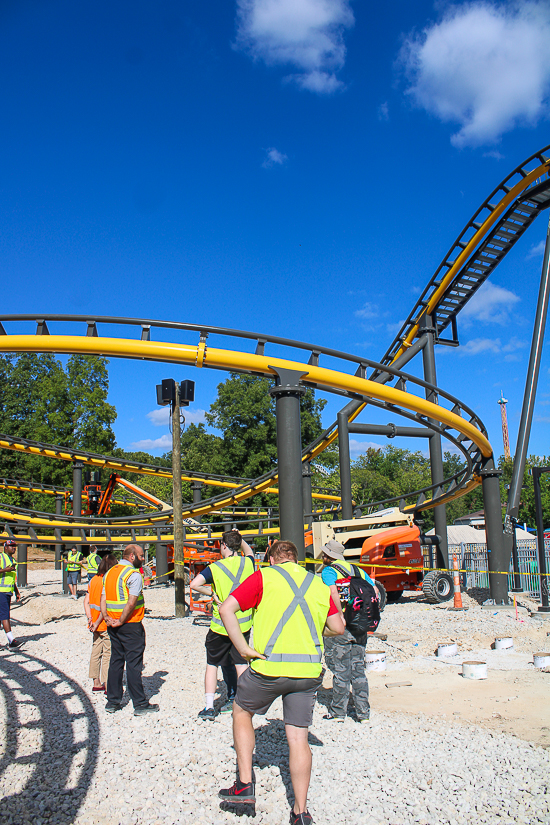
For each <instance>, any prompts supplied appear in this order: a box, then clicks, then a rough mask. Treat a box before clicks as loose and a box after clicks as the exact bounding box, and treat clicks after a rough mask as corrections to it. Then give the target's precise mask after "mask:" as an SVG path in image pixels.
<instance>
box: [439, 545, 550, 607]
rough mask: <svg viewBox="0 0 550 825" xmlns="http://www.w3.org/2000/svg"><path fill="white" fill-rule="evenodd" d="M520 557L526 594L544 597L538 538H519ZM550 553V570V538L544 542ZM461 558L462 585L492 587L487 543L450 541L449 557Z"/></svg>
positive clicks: (510, 584)
mask: <svg viewBox="0 0 550 825" xmlns="http://www.w3.org/2000/svg"><path fill="white" fill-rule="evenodd" d="M517 547H518V560H519V571H520V581H521V586H522V588H523V591H524V593H526V594H527V595H529V596H533V597H534V598H536V599H539V598H540V579H539V562H538V553H537V542H536V540H534V539H533V540H532V541H529V540H526V541H518V543H517ZM544 548H545V555H546V569H547V570H550V541H548V540H546V541H545V542H544ZM423 549H424V563H425V566H427V567H429V558H430V557H429V548H427V547H425V548H423ZM455 553H456V555H457V558H458V559H460V567H461V569H462V570H465V571H466V572H464V573H461V574H460V577H461V584H462V587H463V588H465V589H470V588H471V587H480V588H483V587H486V588H488V587H489V574H488V572H487V570H488V566H489V561H488V558H487V545H486V544H482V543H479V544H449V560H452V558H453V554H455ZM513 586H514V576H513V572H512V559H510V574H509V576H508V587H509V588H510V589H511V588H512V587H513Z"/></svg>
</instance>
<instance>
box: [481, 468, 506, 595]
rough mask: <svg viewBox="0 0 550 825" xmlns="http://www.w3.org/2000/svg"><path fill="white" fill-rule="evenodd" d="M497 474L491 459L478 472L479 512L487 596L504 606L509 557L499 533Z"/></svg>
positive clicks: (501, 533) (499, 502)
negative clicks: (482, 524) (484, 546)
mask: <svg viewBox="0 0 550 825" xmlns="http://www.w3.org/2000/svg"><path fill="white" fill-rule="evenodd" d="M499 476H500V471H499V470H497V469H496V468H495V461H494V458H493V456H491V457H490V458H486V459H485V461H484V462H483V468H482V470H481V478H482V489H483V509H484V511H485V533H486V541H487V559H488V567H489V592H490V595H491V601H492V603H493V604H495V605H497V606H500V605H508V604H510V599H509V596H508V573H507V572H506V571H507V570H508V568H509V566H510V553H509V552H507V550H506V547H505V542H504V533H503V531H502V504H501V500H500V484H499Z"/></svg>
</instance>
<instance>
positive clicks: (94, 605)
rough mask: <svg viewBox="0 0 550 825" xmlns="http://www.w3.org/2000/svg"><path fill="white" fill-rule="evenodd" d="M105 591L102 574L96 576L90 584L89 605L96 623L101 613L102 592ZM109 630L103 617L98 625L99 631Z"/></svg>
mask: <svg viewBox="0 0 550 825" xmlns="http://www.w3.org/2000/svg"><path fill="white" fill-rule="evenodd" d="M102 592H103V579H102V578H101V576H94V577H93V579H92V580H91V582H90V584H89V585H88V605H89V608H90V613H91V614H92V621H93V622H94V623H95V622H96V621H97V620H98V619H99V617H100V615H101V594H102ZM105 630H107V625H106V624H105V620H104V619H102V620H101V622H100V623H99V624H98V626H97V632H98V633H103V632H104V631H105Z"/></svg>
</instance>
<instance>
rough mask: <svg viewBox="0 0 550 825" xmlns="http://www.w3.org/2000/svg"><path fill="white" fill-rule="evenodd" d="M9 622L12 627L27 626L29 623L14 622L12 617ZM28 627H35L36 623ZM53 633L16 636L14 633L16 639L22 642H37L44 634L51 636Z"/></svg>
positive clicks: (44, 636)
mask: <svg viewBox="0 0 550 825" xmlns="http://www.w3.org/2000/svg"><path fill="white" fill-rule="evenodd" d="M11 623H12V625H13V626H14V627H15V626H17V627H29V625H27V624H24V623H23V622H14V621H13V619H12V620H11ZM30 627H36V625H30ZM53 635H54V634H53V633H33V635H32V636H17V634H16V637H17V640H18V641H20V642H24V643H25V644H26V643H27V642H38V641H39V640H40V639H45V638H46V636H53ZM21 652H22V653H23V652H24V651H21ZM6 653H7V651H6Z"/></svg>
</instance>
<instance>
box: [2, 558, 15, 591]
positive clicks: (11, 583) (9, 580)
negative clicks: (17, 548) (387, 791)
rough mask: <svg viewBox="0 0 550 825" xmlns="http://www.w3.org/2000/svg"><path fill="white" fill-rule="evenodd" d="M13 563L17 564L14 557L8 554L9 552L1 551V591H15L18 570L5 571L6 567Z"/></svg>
mask: <svg viewBox="0 0 550 825" xmlns="http://www.w3.org/2000/svg"><path fill="white" fill-rule="evenodd" d="M12 565H14V566H17V564H16V562H14V560H13V559H12V557H11V556H10V555H8V553H0V593H13V591H14V588H15V579H16V577H17V573H16V571H15V570H12V572H11V573H4V572H3V571H4V570H5V569H6V567H11V566H12Z"/></svg>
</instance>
